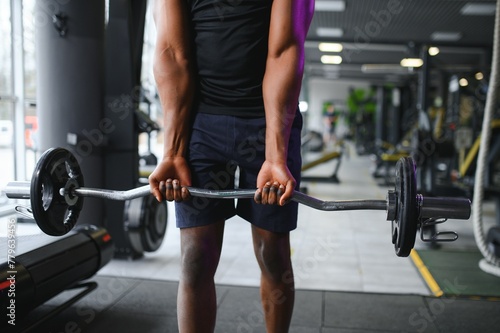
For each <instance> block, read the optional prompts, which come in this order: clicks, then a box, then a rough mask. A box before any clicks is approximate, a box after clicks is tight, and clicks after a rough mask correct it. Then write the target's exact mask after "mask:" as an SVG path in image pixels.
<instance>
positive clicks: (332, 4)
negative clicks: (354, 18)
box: [314, 0, 345, 12]
mask: <svg viewBox="0 0 500 333" xmlns="http://www.w3.org/2000/svg"><path fill="white" fill-rule="evenodd" d="M314 10H315V11H324V12H343V11H344V10H345V1H341V0H335V1H322V0H319V1H316V4H315V5H314Z"/></svg>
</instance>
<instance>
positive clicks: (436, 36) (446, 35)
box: [431, 31, 462, 42]
mask: <svg viewBox="0 0 500 333" xmlns="http://www.w3.org/2000/svg"><path fill="white" fill-rule="evenodd" d="M460 38H462V33H461V32H453V31H436V32H433V33H432V35H431V39H432V40H435V41H441V42H456V41H458V40H460Z"/></svg>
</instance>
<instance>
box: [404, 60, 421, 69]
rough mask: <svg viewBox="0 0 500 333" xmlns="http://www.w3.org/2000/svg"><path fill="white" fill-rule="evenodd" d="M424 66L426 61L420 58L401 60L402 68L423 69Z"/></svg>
mask: <svg viewBox="0 0 500 333" xmlns="http://www.w3.org/2000/svg"><path fill="white" fill-rule="evenodd" d="M423 64H424V61H423V60H422V59H420V58H404V59H403V60H401V66H403V67H413V68H416V67H421V66H422V65H423Z"/></svg>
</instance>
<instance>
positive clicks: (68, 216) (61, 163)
mask: <svg viewBox="0 0 500 333" xmlns="http://www.w3.org/2000/svg"><path fill="white" fill-rule="evenodd" d="M70 178H71V179H73V180H75V181H76V183H77V184H78V186H79V187H82V186H83V175H82V172H81V169H80V165H79V164H78V161H77V160H76V158H75V156H73V154H71V152H69V151H68V150H66V149H64V148H51V149H48V150H47V151H45V152H44V153H43V154H42V156H41V157H40V159H39V160H38V162H37V164H36V167H35V170H34V171H33V176H32V179H31V190H30V197H31V198H30V200H31V208H32V210H33V216H34V218H35V221H36V223H37V224H38V226H39V228H40V229H42V231H43V232H44V233H46V234H48V235H51V236H62V235H64V234H66V233H67V232H68V231H70V230H71V229H72V228H73V227H74V225H75V224H76V221H77V220H78V216H79V214H80V211H81V210H82V207H83V198H78V200H76V203H75V204H74V205H68V203H67V202H66V200H65V198H64V196H62V195H61V194H60V193H59V191H60V189H61V188H64V187H65V185H66V183H67V182H68V180H69V179H70Z"/></svg>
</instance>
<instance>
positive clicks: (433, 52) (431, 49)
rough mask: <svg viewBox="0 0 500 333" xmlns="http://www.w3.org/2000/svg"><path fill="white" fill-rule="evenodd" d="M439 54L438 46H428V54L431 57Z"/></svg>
mask: <svg viewBox="0 0 500 333" xmlns="http://www.w3.org/2000/svg"><path fill="white" fill-rule="evenodd" d="M438 54H439V47H436V46H431V47H429V55H430V56H431V57H434V56H437V55H438Z"/></svg>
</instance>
